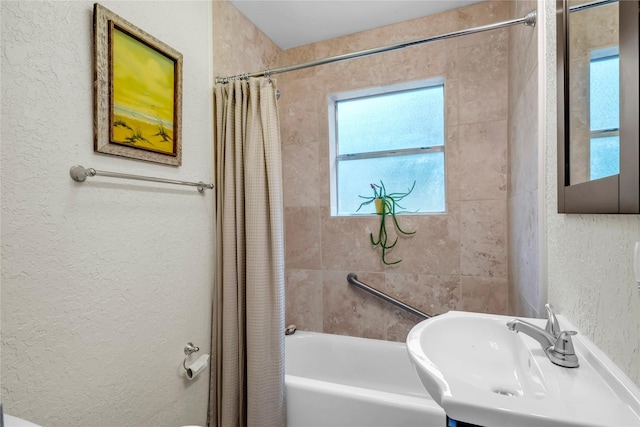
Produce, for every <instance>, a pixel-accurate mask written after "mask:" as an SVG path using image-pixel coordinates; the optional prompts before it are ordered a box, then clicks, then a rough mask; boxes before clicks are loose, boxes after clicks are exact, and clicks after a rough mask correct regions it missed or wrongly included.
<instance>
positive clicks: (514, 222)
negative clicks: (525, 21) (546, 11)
mask: <svg viewBox="0 0 640 427" xmlns="http://www.w3.org/2000/svg"><path fill="white" fill-rule="evenodd" d="M510 5H511V15H512V18H519V17H522V16H524V15H525V14H527V13H528V12H530V11H531V10H534V9H536V7H537V2H536V1H535V0H517V1H512V2H510ZM509 31H510V34H509V149H508V153H509V162H508V163H509V168H510V169H509V186H508V199H507V200H508V202H507V206H508V218H509V219H508V224H509V232H508V236H509V244H508V253H509V312H511V313H514V314H517V315H519V316H527V317H540V315H544V314H545V313H544V310H543V307H542V306H543V305H544V303H545V302H546V292H544V288H543V287H542V286H541V285H540V281H541V279H540V268H539V262H540V256H539V250H540V245H541V243H540V238H541V233H540V226H539V222H538V220H539V212H538V206H539V202H538V199H539V189H538V155H539V154H538V26H536V27H535V28H531V27H525V26H523V25H518V26H514V27H511V28H510V29H509ZM541 311H542V313H541Z"/></svg>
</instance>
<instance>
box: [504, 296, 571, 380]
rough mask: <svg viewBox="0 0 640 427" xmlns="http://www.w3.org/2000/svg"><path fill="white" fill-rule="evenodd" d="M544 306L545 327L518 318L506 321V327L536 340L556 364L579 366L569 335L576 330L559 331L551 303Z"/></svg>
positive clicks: (567, 366)
mask: <svg viewBox="0 0 640 427" xmlns="http://www.w3.org/2000/svg"><path fill="white" fill-rule="evenodd" d="M545 308H546V309H547V325H546V326H545V329H542V328H539V327H537V326H536V325H533V324H531V323H529V322H525V321H524V320H520V319H513V320H510V321H508V322H507V327H508V328H509V330H511V331H516V332H522V333H523V334H525V335H528V336H530V337H531V338H533V339H534V340H536V341H538V342H539V343H540V345H541V346H542V349H543V350H544V352H545V354H546V355H547V357H548V358H549V360H551V362H553V363H555V364H556V365H558V366H562V367H565V368H577V367H578V366H579V363H578V356H576V352H575V349H574V348H573V341H572V340H571V336H572V335H575V334H576V331H561V330H560V325H559V324H558V319H556V315H555V314H554V313H553V307H552V306H551V304H546V305H545Z"/></svg>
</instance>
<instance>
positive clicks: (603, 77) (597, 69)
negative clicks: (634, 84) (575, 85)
mask: <svg viewBox="0 0 640 427" xmlns="http://www.w3.org/2000/svg"><path fill="white" fill-rule="evenodd" d="M619 106H620V59H619V57H618V56H617V55H615V56H607V57H604V58H599V59H593V60H591V64H590V79H589V108H590V111H589V115H590V120H591V130H592V131H594V130H602V129H618V128H619V127H620V107H619Z"/></svg>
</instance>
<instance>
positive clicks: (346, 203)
mask: <svg viewBox="0 0 640 427" xmlns="http://www.w3.org/2000/svg"><path fill="white" fill-rule="evenodd" d="M337 173H338V182H339V183H340V186H339V191H338V215H350V214H354V213H356V209H358V206H360V204H361V203H362V202H363V199H361V198H360V197H358V196H359V195H362V196H366V197H369V196H373V190H372V189H371V187H370V184H377V185H380V180H382V182H384V186H385V188H386V190H387V193H396V192H397V193H404V192H406V191H407V190H408V189H409V188H411V186H412V185H413V181H414V180H415V181H416V186H415V188H414V190H413V191H412V192H411V194H410V195H409V196H407V197H406V198H405V199H403V200H402V201H401V202H400V204H401V205H402V206H403V207H404V208H406V210H407V211H409V212H417V211H420V212H423V213H424V212H444V211H445V174H444V153H441V152H437V153H423V154H413V155H407V156H389V157H378V158H373V159H360V160H348V161H341V162H339V163H338V171H337ZM357 213H358V214H372V213H375V208H374V206H373V204H371V205H368V206H364V207H363V208H362V209H360V211H358V212H357Z"/></svg>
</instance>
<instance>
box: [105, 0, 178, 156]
mask: <svg viewBox="0 0 640 427" xmlns="http://www.w3.org/2000/svg"><path fill="white" fill-rule="evenodd" d="M93 50H94V76H93V78H94V150H95V151H97V152H99V153H106V154H113V155H116V156H124V157H130V158H134V159H140V160H146V161H150V162H156V163H164V164H168V165H173V166H180V165H181V164H182V140H181V124H182V55H181V54H180V53H179V52H177V51H176V50H174V49H173V48H171V47H169V46H167V45H166V44H164V43H163V42H161V41H160V40H158V39H156V38H154V37H153V36H151V35H149V34H147V33H146V32H144V31H142V30H141V29H139V28H137V27H135V26H134V25H133V24H131V23H129V22H127V21H125V20H124V19H122V18H120V17H119V16H118V15H116V14H114V13H113V12H111V11H110V10H108V9H106V8H105V7H103V6H102V5H100V4H98V3H96V4H95V5H94V8H93Z"/></svg>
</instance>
